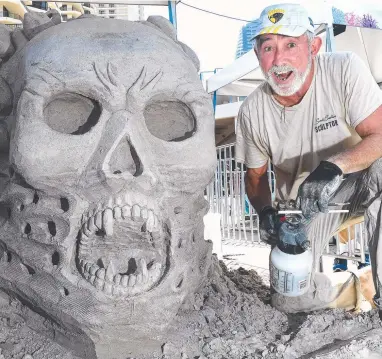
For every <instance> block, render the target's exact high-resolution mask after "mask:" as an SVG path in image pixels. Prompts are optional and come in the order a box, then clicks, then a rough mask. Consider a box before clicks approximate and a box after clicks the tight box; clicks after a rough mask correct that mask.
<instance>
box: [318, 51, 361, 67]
mask: <svg viewBox="0 0 382 359" xmlns="http://www.w3.org/2000/svg"><path fill="white" fill-rule="evenodd" d="M356 56H357V55H356V54H355V53H354V52H351V51H336V52H324V53H320V54H318V55H317V57H316V58H317V63H318V65H319V67H320V66H321V67H326V68H333V69H334V68H336V67H337V66H344V65H346V64H348V63H349V62H350V61H351V60H352V59H353V58H354V57H356Z"/></svg>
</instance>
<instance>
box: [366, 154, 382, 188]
mask: <svg viewBox="0 0 382 359" xmlns="http://www.w3.org/2000/svg"><path fill="white" fill-rule="evenodd" d="M367 177H368V181H367V182H368V185H369V187H371V188H373V190H374V191H375V192H381V191H382V158H379V159H378V160H376V161H375V162H373V163H372V164H371V166H370V167H369V168H368V169H367Z"/></svg>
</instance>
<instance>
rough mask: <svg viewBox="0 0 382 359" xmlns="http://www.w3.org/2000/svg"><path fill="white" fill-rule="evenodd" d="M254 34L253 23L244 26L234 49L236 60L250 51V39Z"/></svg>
mask: <svg viewBox="0 0 382 359" xmlns="http://www.w3.org/2000/svg"><path fill="white" fill-rule="evenodd" d="M254 33H255V25H254V23H253V22H250V23H248V24H247V25H244V26H243V27H242V28H241V30H240V34H239V39H238V42H237V48H236V58H239V57H240V56H243V55H244V54H246V53H247V52H248V51H250V50H252V41H251V39H252V37H253V34H254Z"/></svg>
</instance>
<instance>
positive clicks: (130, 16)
mask: <svg viewBox="0 0 382 359" xmlns="http://www.w3.org/2000/svg"><path fill="white" fill-rule="evenodd" d="M85 4H86V3H85ZM84 8H85V9H86V7H84ZM91 8H92V9H94V11H95V14H96V15H98V16H101V17H107V18H110V19H122V20H131V21H137V20H143V18H144V11H143V6H142V5H122V4H91ZM89 9H90V6H89Z"/></svg>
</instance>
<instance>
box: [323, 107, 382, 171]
mask: <svg viewBox="0 0 382 359" xmlns="http://www.w3.org/2000/svg"><path fill="white" fill-rule="evenodd" d="M355 130H356V131H357V133H358V134H359V135H360V136H361V138H362V141H361V142H359V143H358V144H357V145H356V146H354V147H352V148H349V149H347V150H345V151H343V152H340V153H338V154H336V155H334V156H331V157H330V158H328V161H329V162H332V163H334V164H336V165H337V166H338V167H339V168H340V169H341V170H342V172H343V173H344V174H346V173H352V172H357V171H361V170H363V169H365V168H368V167H369V166H370V165H371V164H372V163H373V162H374V161H376V160H377V159H379V158H380V157H382V106H380V107H378V108H377V109H376V110H375V111H374V112H373V113H372V114H371V115H370V116H368V117H367V118H365V119H364V120H363V121H362V122H361V123H360V124H359V125H358V126H357V127H356V128H355Z"/></svg>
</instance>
